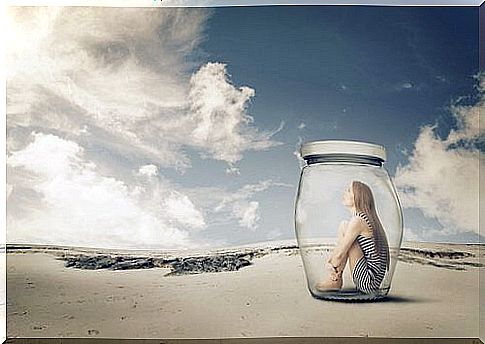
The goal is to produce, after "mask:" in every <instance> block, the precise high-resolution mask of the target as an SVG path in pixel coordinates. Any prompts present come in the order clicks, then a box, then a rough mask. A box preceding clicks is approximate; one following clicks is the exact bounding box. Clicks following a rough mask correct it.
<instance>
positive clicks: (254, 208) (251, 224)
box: [233, 201, 260, 231]
mask: <svg viewBox="0 0 485 344" xmlns="http://www.w3.org/2000/svg"><path fill="white" fill-rule="evenodd" d="M258 208H259V203H258V202H256V201H251V202H248V203H241V202H237V203H235V204H234V206H233V214H234V216H236V217H237V218H238V219H239V225H240V226H241V227H246V228H248V229H250V230H253V231H254V230H255V229H256V228H258V221H259V219H260V214H259V212H258Z"/></svg>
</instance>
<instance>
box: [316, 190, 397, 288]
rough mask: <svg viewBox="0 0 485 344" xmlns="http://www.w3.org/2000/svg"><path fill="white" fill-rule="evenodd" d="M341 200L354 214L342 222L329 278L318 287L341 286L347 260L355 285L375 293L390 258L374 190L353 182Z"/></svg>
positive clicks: (317, 286)
mask: <svg viewBox="0 0 485 344" xmlns="http://www.w3.org/2000/svg"><path fill="white" fill-rule="evenodd" d="M342 203H343V204H344V205H345V206H346V207H347V208H348V209H349V211H350V212H351V214H352V215H353V216H352V218H351V219H350V221H342V223H341V224H340V227H339V231H338V241H337V245H336V247H335V249H334V251H333V253H332V254H331V256H330V259H329V260H328V261H327V267H328V268H329V270H330V273H329V279H328V280H326V281H324V282H320V283H317V285H316V286H315V287H316V289H317V290H319V291H330V290H339V289H341V288H342V283H343V281H342V273H343V271H344V269H345V265H346V264H347V260H348V261H349V264H350V271H351V273H352V279H353V281H354V283H355V286H356V288H357V289H358V290H359V291H361V292H364V293H372V292H374V291H376V290H377V289H379V286H380V284H381V282H382V280H383V279H384V275H385V274H386V271H387V270H389V261H390V259H389V246H388V243H387V238H386V233H385V232H384V229H383V227H382V224H381V221H380V220H379V217H378V216H377V213H376V209H375V204H374V197H373V195H372V191H371V190H370V188H369V187H368V186H367V185H366V184H364V183H361V182H359V181H353V182H352V183H351V185H350V187H349V188H348V189H346V190H345V192H344V195H343V200H342Z"/></svg>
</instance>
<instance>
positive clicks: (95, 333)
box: [88, 330, 99, 336]
mask: <svg viewBox="0 0 485 344" xmlns="http://www.w3.org/2000/svg"><path fill="white" fill-rule="evenodd" d="M88 334H89V335H94V336H96V335H98V334H99V331H98V330H88Z"/></svg>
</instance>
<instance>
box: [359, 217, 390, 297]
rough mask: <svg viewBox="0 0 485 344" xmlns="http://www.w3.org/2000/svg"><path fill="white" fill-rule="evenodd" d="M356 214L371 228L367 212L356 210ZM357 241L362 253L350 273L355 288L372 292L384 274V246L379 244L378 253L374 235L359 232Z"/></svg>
mask: <svg viewBox="0 0 485 344" xmlns="http://www.w3.org/2000/svg"><path fill="white" fill-rule="evenodd" d="M355 215H356V216H359V217H361V218H362V219H363V220H364V221H365V222H366V223H367V225H368V226H369V228H371V229H372V225H371V223H370V221H369V218H368V216H367V214H365V213H364V212H356V213H355ZM357 241H358V243H359V245H360V247H361V249H362V252H363V253H364V255H363V256H362V257H361V258H360V259H359V260H358V261H357V263H356V264H355V267H354V271H353V273H352V278H353V280H354V283H355V286H356V287H357V289H359V290H360V291H362V292H364V293H372V292H374V291H376V290H377V289H379V286H380V284H381V282H382V280H383V279H384V276H385V274H386V270H387V269H386V265H387V264H386V256H387V255H386V252H385V250H386V247H385V245H380V242H378V244H379V245H378V247H379V248H380V253H379V252H378V251H377V250H376V246H375V243H374V237H373V236H372V237H367V236H363V235H361V234H359V235H358V236H357Z"/></svg>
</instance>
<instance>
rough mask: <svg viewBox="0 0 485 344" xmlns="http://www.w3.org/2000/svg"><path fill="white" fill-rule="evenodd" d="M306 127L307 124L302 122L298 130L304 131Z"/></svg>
mask: <svg viewBox="0 0 485 344" xmlns="http://www.w3.org/2000/svg"><path fill="white" fill-rule="evenodd" d="M305 127H306V124H305V123H303V122H301V123H300V124H298V129H300V130H301V129H303V128H305Z"/></svg>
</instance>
